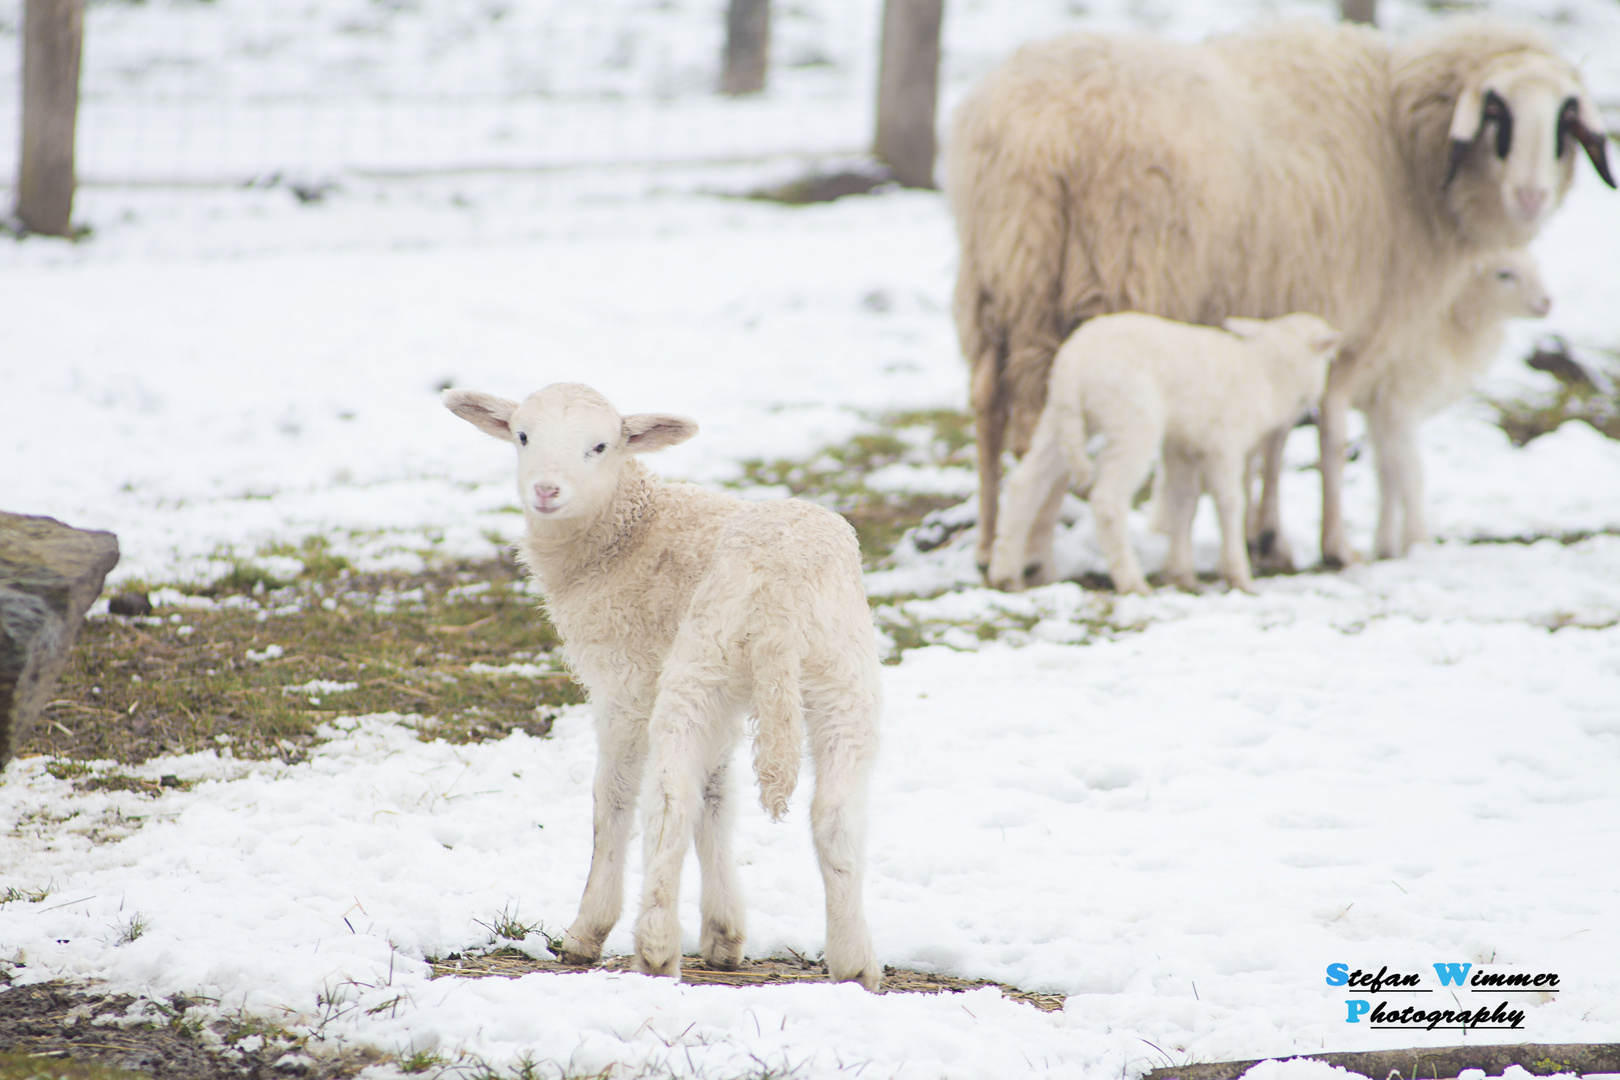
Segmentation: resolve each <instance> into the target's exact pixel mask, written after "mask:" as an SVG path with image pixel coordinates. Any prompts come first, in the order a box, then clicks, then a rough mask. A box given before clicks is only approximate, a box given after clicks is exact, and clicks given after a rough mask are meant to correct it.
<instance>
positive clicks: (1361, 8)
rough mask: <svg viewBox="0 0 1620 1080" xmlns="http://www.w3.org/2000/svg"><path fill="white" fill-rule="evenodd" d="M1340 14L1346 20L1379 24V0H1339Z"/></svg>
mask: <svg viewBox="0 0 1620 1080" xmlns="http://www.w3.org/2000/svg"><path fill="white" fill-rule="evenodd" d="M1339 14H1341V15H1343V16H1344V21H1345V22H1354V23H1366V24H1367V25H1368V26H1376V25H1377V24H1378V0H1339Z"/></svg>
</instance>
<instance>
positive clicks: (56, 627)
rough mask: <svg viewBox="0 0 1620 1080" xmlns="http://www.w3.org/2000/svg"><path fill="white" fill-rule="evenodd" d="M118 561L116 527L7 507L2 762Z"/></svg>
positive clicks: (2, 548) (1, 580) (0, 604)
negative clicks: (75, 524)
mask: <svg viewBox="0 0 1620 1080" xmlns="http://www.w3.org/2000/svg"><path fill="white" fill-rule="evenodd" d="M117 562H118V538H117V537H115V536H114V535H113V534H112V533H109V532H90V531H87V530H84V529H75V528H71V527H69V526H67V525H64V524H62V523H61V522H60V521H56V520H55V519H53V518H47V517H27V516H25V515H22V514H7V513H3V512H0V766H3V765H4V764H5V763H6V762H7V761H9V760H11V756H12V755H13V754H14V753H16V750H17V747H18V746H20V745H22V743H23V741H24V740H26V739H27V738H28V735H29V732H31V731H32V730H33V727H34V723H35V721H37V720H38V719H39V714H40V712H41V710H42V709H43V708H44V707H45V702H46V701H48V700H50V693H51V690H52V689H53V688H54V687H55V685H56V680H57V677H58V676H60V675H61V674H62V669H63V668H65V667H66V666H67V661H68V653H69V651H70V650H71V649H72V647H73V640H74V638H76V637H77V636H78V634H79V627H80V625H82V624H83V622H84V613H85V611H87V610H88V609H89V607H90V605H91V604H92V603H93V602H94V601H95V599H96V597H97V596H99V595H101V585H102V582H103V581H105V580H106V577H107V572H108V571H109V570H111V569H112V568H113V567H114V566H115V565H116V564H117Z"/></svg>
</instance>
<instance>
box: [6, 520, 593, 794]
mask: <svg viewBox="0 0 1620 1080" xmlns="http://www.w3.org/2000/svg"><path fill="white" fill-rule="evenodd" d="M300 551H308V552H313V556H314V557H313V558H312V559H311V560H309V561H306V574H305V575H303V576H301V577H300V578H299V580H298V581H297V582H295V583H293V584H290V585H281V586H278V587H276V588H269V587H267V586H263V585H262V584H261V583H262V581H263V580H264V579H263V577H261V576H257V575H255V574H252V573H247V572H241V573H239V572H238V570H240V569H241V567H238V568H236V569H233V571H232V572H231V573H230V574H228V575H226V576H225V577H224V578H222V579H220V580H219V581H216V582H214V583H212V584H211V585H210V586H208V587H207V589H200V590H196V592H197V594H198V595H207V596H210V597H212V598H213V599H214V600H215V601H216V603H217V604H218V607H217V608H216V609H214V610H196V609H170V608H160V609H159V610H158V611H156V612H155V613H154V615H153V616H151V617H147V618H122V617H117V616H108V617H105V618H98V619H91V620H88V621H87V622H86V623H85V625H84V628H83V629H82V630H81V631H80V635H79V640H78V642H77V643H76V645H75V647H74V650H73V655H72V658H71V659H70V662H69V665H68V669H67V670H66V671H65V672H64V673H63V676H62V679H61V681H60V683H59V685H58V688H57V690H56V693H55V700H53V701H51V702H50V703H49V705H48V706H47V708H46V710H45V713H44V715H43V717H42V718H41V721H40V723H39V724H37V725H36V726H35V729H34V731H33V733H32V735H31V736H30V738H29V740H28V741H27V742H25V743H24V744H23V745H22V746H21V747H20V748H19V751H20V754H22V755H29V754H44V755H49V756H51V757H53V758H55V759H56V760H54V761H52V762H50V763H49V764H48V765H47V766H46V768H47V770H48V771H50V772H51V773H52V775H55V776H58V777H60V778H62V779H72V780H74V782H75V783H76V784H77V785H78V786H80V787H81V788H86V789H90V790H127V791H142V792H146V793H149V794H158V793H159V789H160V788H161V787H164V786H184V785H183V784H182V783H181V782H179V781H174V782H173V783H169V782H168V781H165V782H163V783H160V784H158V785H154V784H152V782H150V781H146V780H141V779H139V778H136V777H131V776H126V775H123V774H121V773H119V772H117V771H116V770H114V771H106V770H99V771H98V770H96V769H92V768H91V767H90V766H88V765H85V764H83V762H86V761H92V760H100V759H111V760H113V761H116V762H120V763H124V764H131V763H139V762H141V761H145V760H146V759H147V758H150V757H153V756H155V755H158V754H164V753H171V754H174V753H190V752H194V751H197V750H203V749H228V750H229V752H230V753H232V754H234V755H235V756H237V757H243V758H281V759H283V760H286V761H288V762H294V761H297V760H299V759H301V757H302V756H303V754H304V753H305V752H306V751H307V749H308V748H309V746H311V745H312V744H313V743H314V741H315V740H316V737H317V731H318V729H319V727H320V725H321V724H323V723H325V722H328V721H331V720H333V719H335V718H336V717H338V716H339V715H362V714H365V713H376V712H395V713H401V714H406V715H407V716H411V717H415V718H416V719H415V721H414V723H415V725H416V726H417V728H418V730H419V731H420V732H421V734H422V737H423V738H444V739H447V740H449V741H452V742H473V741H480V740H483V739H488V738H502V737H505V736H506V735H508V734H510V733H511V732H513V731H517V730H522V731H525V732H527V733H528V734H530V735H534V736H544V735H546V734H548V733H549V732H550V729H551V723H552V718H553V716H554V715H555V712H556V710H557V708H559V707H560V706H563V705H568V704H573V703H577V702H580V701H583V700H584V695H583V691H581V690H580V688H579V687H578V686H577V685H576V684H575V683H574V682H573V680H572V678H571V677H570V676H569V675H568V674H567V673H566V672H565V671H564V670H563V669H562V665H561V662H560V660H558V659H557V656H556V653H555V649H556V647H557V645H558V644H559V642H558V638H557V635H556V632H555V631H554V630H553V629H552V627H551V625H550V623H549V622H548V621H547V620H546V618H545V616H544V615H543V614H542V613H541V612H540V610H539V608H538V607H537V605H536V603H535V600H534V598H533V597H532V596H530V595H529V594H528V593H527V591H526V589H525V583H524V580H523V577H522V575H521V573H520V572H519V570H518V568H517V567H516V566H515V565H514V564H512V563H510V562H504V561H501V562H488V563H450V564H446V565H443V566H440V567H437V568H434V569H431V570H428V571H425V572H423V573H419V574H402V573H390V574H357V573H354V572H353V571H352V570H351V569H349V568H348V567H346V566H339V565H338V564H337V563H336V562H328V563H322V562H320V561H319V560H320V559H321V558H324V557H325V556H324V554H323V553H324V551H325V548H324V546H320V545H310V546H308V547H306V548H301V549H300ZM300 557H303V555H301V556H300ZM311 563H313V564H314V565H316V566H317V567H320V568H321V573H322V574H326V573H328V572H329V573H330V574H331V575H332V576H330V577H325V578H323V577H317V576H315V575H314V574H312V573H309V572H307V568H308V567H309V566H310V565H311ZM127 587H128V586H127V583H126V584H125V585H124V586H120V588H121V589H122V588H127ZM513 663H521V664H524V665H529V666H528V668H527V669H526V670H527V672H528V674H530V675H534V674H538V675H539V676H540V677H538V678H533V677H521V676H517V675H512V674H497V673H493V672H491V671H490V670H489V669H499V668H504V667H506V666H507V665H511V664H513ZM323 684H324V685H323Z"/></svg>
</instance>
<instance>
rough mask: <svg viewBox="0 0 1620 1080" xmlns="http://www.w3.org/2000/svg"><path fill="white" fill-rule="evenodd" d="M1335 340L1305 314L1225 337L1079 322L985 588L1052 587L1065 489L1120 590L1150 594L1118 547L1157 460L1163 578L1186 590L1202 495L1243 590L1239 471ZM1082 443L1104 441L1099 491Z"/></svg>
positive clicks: (1256, 323)
mask: <svg viewBox="0 0 1620 1080" xmlns="http://www.w3.org/2000/svg"><path fill="white" fill-rule="evenodd" d="M1339 341H1340V335H1339V333H1338V331H1336V330H1334V329H1333V328H1332V327H1331V326H1329V325H1328V324H1327V323H1326V322H1325V321H1323V320H1322V319H1320V318H1318V317H1316V316H1315V315H1303V314H1296V315H1286V316H1284V317H1282V318H1280V319H1271V320H1269V321H1263V320H1259V319H1228V320H1226V324H1225V329H1223V330H1217V329H1215V328H1213V327H1208V326H1189V325H1187V324H1186V323H1177V322H1171V321H1170V320H1168V319H1161V318H1159V317H1157V316H1155V315H1143V314H1140V313H1137V312H1126V313H1123V314H1119V315H1105V316H1100V317H1098V318H1096V319H1092V320H1089V321H1088V322H1086V323H1085V324H1084V325H1082V326H1081V327H1080V329H1079V330H1077V331H1075V333H1074V335H1073V336H1072V337H1070V338H1069V340H1068V341H1066V342H1064V343H1063V347H1062V348H1061V349H1059V350H1058V354H1057V357H1056V359H1055V360H1054V361H1053V364H1052V382H1051V386H1050V388H1049V390H1048V393H1047V397H1046V407H1045V409H1044V410H1043V411H1042V412H1041V416H1040V420H1039V422H1038V423H1037V424H1036V426H1035V434H1034V438H1033V440H1032V441H1031V444H1030V448H1029V453H1027V454H1026V455H1024V458H1023V460H1022V461H1020V462H1019V463H1018V467H1017V468H1016V469H1014V470H1013V471H1012V473H1011V475H1009V476H1008V478H1007V490H1006V493H1005V495H1004V498H1005V500H1006V508H1005V510H1004V512H1003V515H1002V521H1001V527H1000V528H999V529H998V530H997V533H996V542H995V546H994V548H992V549H991V556H990V583H991V584H992V585H994V586H996V587H998V588H1002V589H1012V590H1016V589H1020V588H1023V587H1024V585H1025V584H1026V583H1040V582H1045V581H1050V580H1051V578H1052V573H1053V570H1052V530H1053V528H1054V527H1055V525H1056V523H1057V512H1058V504H1059V503H1060V502H1061V501H1062V498H1063V493H1064V491H1066V490H1067V489H1068V487H1069V484H1070V481H1071V480H1078V482H1079V486H1080V487H1081V488H1082V489H1085V488H1088V487H1089V489H1090V501H1091V512H1092V516H1093V518H1094V519H1095V521H1096V527H1097V544H1098V546H1099V547H1101V548H1102V552H1103V557H1104V558H1106V559H1107V560H1108V572H1109V575H1110V576H1111V577H1112V578H1113V579H1114V587H1115V588H1116V589H1118V590H1119V591H1120V592H1138V593H1140V592H1147V582H1146V581H1144V580H1143V578H1142V570H1141V567H1140V565H1138V563H1137V560H1136V553H1135V552H1134V551H1132V550H1131V545H1130V541H1129V539H1128V538H1127V536H1126V532H1125V525H1126V515H1127V513H1128V512H1129V510H1130V506H1131V496H1132V495H1134V494H1135V493H1136V491H1137V489H1139V488H1140V487H1141V486H1142V482H1143V481H1144V480H1146V479H1147V477H1148V474H1149V473H1150V472H1151V470H1152V468H1153V462H1154V459H1155V458H1158V459H1160V460H1161V461H1162V467H1163V470H1164V478H1163V483H1162V484H1161V485H1160V487H1159V495H1160V498H1161V499H1162V500H1163V506H1162V507H1161V511H1162V515H1163V518H1162V520H1163V521H1164V524H1165V527H1166V531H1167V532H1168V533H1169V534H1170V553H1169V556H1168V558H1167V559H1166V562H1165V576H1166V577H1167V578H1169V579H1170V580H1171V581H1173V582H1175V583H1176V584H1179V585H1191V584H1193V581H1194V577H1193V564H1192V520H1193V512H1194V510H1195V509H1197V506H1198V496H1199V493H1200V491H1201V490H1207V491H1208V492H1209V493H1210V494H1211V495H1213V496H1214V498H1215V506H1216V509H1217V510H1218V511H1219V513H1220V520H1221V563H1220V565H1221V574H1222V576H1224V577H1225V578H1226V580H1227V581H1228V582H1229V583H1230V584H1231V585H1232V587H1233V588H1237V589H1248V588H1250V587H1251V581H1250V578H1249V559H1248V553H1247V551H1246V549H1245V546H1244V535H1243V516H1244V498H1243V470H1244V464H1245V461H1246V459H1247V457H1248V455H1249V452H1250V451H1251V450H1252V449H1253V448H1254V447H1255V446H1256V445H1257V444H1258V443H1259V442H1260V440H1261V439H1262V438H1263V437H1264V436H1265V435H1266V433H1267V432H1270V431H1272V430H1273V429H1275V428H1277V427H1280V426H1284V425H1287V424H1289V423H1291V422H1292V421H1293V420H1295V419H1297V418H1298V417H1299V416H1300V415H1301V414H1302V413H1304V412H1305V410H1306V409H1307V408H1309V407H1310V404H1311V402H1313V401H1315V400H1316V399H1317V398H1319V397H1320V396H1321V394H1322V386H1323V383H1324V381H1325V380H1326V378H1327V370H1328V363H1329V362H1330V361H1331V360H1332V359H1333V354H1334V352H1335V351H1336V350H1337V349H1338V347H1339ZM1090 435H1102V436H1104V437H1105V438H1106V440H1107V442H1106V445H1105V446H1104V448H1103V449H1102V451H1101V453H1100V454H1099V456H1098V460H1097V469H1096V477H1095V480H1093V479H1092V475H1091V463H1090V461H1089V460H1088V458H1087V456H1086V441H1087V439H1088V437H1089V436H1090Z"/></svg>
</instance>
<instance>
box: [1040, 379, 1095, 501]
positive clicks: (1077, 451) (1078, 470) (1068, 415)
mask: <svg viewBox="0 0 1620 1080" xmlns="http://www.w3.org/2000/svg"><path fill="white" fill-rule="evenodd" d="M1046 404H1047V408H1048V409H1054V410H1056V412H1057V424H1058V441H1059V443H1060V444H1061V445H1062V447H1063V455H1064V457H1066V458H1067V459H1068V462H1069V471H1070V472H1071V473H1073V474H1074V485H1075V487H1077V488H1078V489H1079V490H1080V491H1082V492H1085V491H1089V490H1090V488H1091V459H1090V458H1088V457H1087V456H1086V439H1087V436H1086V410H1085V403H1084V402H1082V401H1081V400H1080V367H1079V365H1078V364H1074V363H1065V362H1064V353H1063V352H1059V353H1058V357H1057V361H1056V362H1055V363H1054V364H1053V365H1052V381H1051V384H1050V386H1049V387H1048V390H1047V395H1046Z"/></svg>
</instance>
